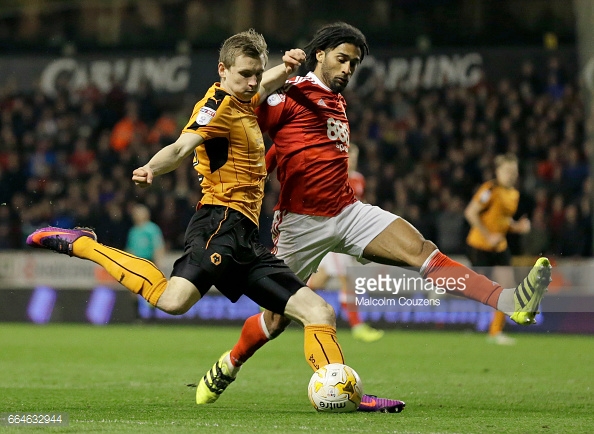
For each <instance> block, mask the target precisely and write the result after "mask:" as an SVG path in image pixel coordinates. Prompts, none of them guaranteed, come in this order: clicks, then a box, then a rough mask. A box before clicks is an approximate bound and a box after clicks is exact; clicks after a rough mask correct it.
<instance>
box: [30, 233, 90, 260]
mask: <svg viewBox="0 0 594 434" xmlns="http://www.w3.org/2000/svg"><path fill="white" fill-rule="evenodd" d="M81 237H89V238H91V239H92V240H93V241H97V235H95V232H93V230H92V229H90V228H83V227H77V228H74V229H62V228H56V227H53V226H48V227H46V228H41V229H37V230H36V231H35V232H33V233H32V234H31V235H29V236H28V237H27V244H28V245H29V246H31V247H41V248H45V249H49V250H53V251H54V252H57V253H65V254H67V255H69V256H72V244H73V243H74V242H75V241H76V240H78V239H79V238H81Z"/></svg>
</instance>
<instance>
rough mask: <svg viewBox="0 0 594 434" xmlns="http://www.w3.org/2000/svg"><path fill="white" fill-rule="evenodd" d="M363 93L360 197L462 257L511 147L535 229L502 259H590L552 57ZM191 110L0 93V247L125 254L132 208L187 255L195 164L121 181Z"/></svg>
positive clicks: (574, 148)
mask: <svg viewBox="0 0 594 434" xmlns="http://www.w3.org/2000/svg"><path fill="white" fill-rule="evenodd" d="M537 71H538V73H537ZM370 88H371V89H373V90H372V91H364V90H362V89H357V88H355V87H353V88H352V89H348V90H347V91H346V92H345V97H346V100H347V102H348V108H347V111H348V116H349V119H350V124H351V142H353V143H356V144H357V145H358V146H359V149H360V156H359V167H358V169H359V171H360V172H361V173H362V174H363V175H364V176H365V177H366V180H367V189H366V195H365V200H366V201H367V202H370V203H373V204H377V205H380V206H382V207H383V208H385V209H387V210H389V211H392V212H394V213H396V214H398V215H401V216H403V217H405V218H406V219H408V220H409V221H411V222H412V223H413V224H414V225H415V226H416V227H417V229H419V230H420V231H421V233H423V234H424V235H425V237H426V238H428V239H431V240H433V241H435V242H436V243H437V245H438V246H440V248H441V250H442V251H444V252H445V253H448V254H463V253H464V246H465V243H464V239H465V237H466V232H467V230H468V226H467V224H466V222H465V220H464V215H463V210H464V207H465V206H466V203H467V202H468V201H469V200H470V198H471V196H472V194H473V192H474V191H475V189H476V188H477V187H478V186H479V185H480V184H481V183H482V182H483V181H485V180H487V179H491V178H493V177H494V174H493V165H492V163H493V159H494V157H495V155H497V154H500V153H504V152H513V153H516V154H517V155H518V156H519V158H520V185H519V186H518V187H519V189H520V191H521V198H520V208H519V211H518V214H519V215H526V216H528V217H529V218H530V219H531V221H532V231H531V232H530V233H529V234H528V235H524V236H522V237H515V238H513V239H512V240H510V241H511V242H510V244H511V247H512V252H513V253H514V254H516V255H519V254H527V255H537V254H541V253H546V254H556V255H563V256H591V255H592V223H591V221H592V216H591V197H592V192H591V189H592V185H591V181H590V177H589V166H588V161H589V159H590V158H591V153H592V151H593V148H592V144H591V143H589V142H588V141H587V140H586V139H585V137H584V116H585V115H584V105H583V102H582V99H581V97H580V93H579V88H578V86H577V85H576V83H575V82H574V81H573V80H572V79H571V78H569V77H567V74H566V73H565V72H564V71H563V68H562V65H559V62H558V61H557V60H556V59H555V58H554V57H553V58H551V60H550V61H549V63H548V64H547V65H534V64H533V63H532V62H531V61H530V60H526V61H525V62H524V64H522V65H521V66H519V71H518V74H517V76H516V77H509V78H508V79H504V80H501V81H499V82H497V83H493V82H489V80H488V77H485V78H484V79H483V80H482V81H481V82H480V83H479V84H478V85H476V86H474V87H472V88H463V87H445V88H443V89H429V90H424V89H415V90H410V91H403V90H386V89H385V88H384V87H383V85H382V82H381V81H378V82H377V83H375V86H371V87H370V86H367V87H366V88H365V89H370ZM364 92H370V93H364ZM193 103H194V101H192V103H191V104H190V105H187V104H184V105H183V107H182V106H181V105H180V106H179V107H177V108H176V109H175V110H171V107H164V106H162V105H161V104H159V100H158V99H157V98H155V95H154V94H153V92H152V91H151V89H150V86H148V85H146V84H145V85H144V86H143V87H142V89H141V91H140V92H138V93H137V94H134V95H130V94H127V93H126V92H125V90H124V89H123V88H122V87H121V85H120V84H118V83H117V82H114V83H113V86H112V88H111V90H110V91H109V92H107V93H102V92H100V91H99V90H98V89H97V88H95V87H93V86H89V87H87V88H85V89H83V90H81V91H76V92H74V91H72V90H71V89H70V87H69V85H68V83H67V82H64V83H62V85H61V86H60V90H59V92H58V94H57V96H56V97H53V98H49V97H47V96H45V95H43V94H42V93H41V92H40V91H34V92H32V93H28V94H23V93H20V92H18V91H17V90H15V89H12V88H10V86H5V87H4V88H2V89H0V249H22V248H24V247H25V245H24V240H25V238H26V236H27V235H28V234H29V233H30V232H31V231H33V230H34V229H36V228H38V227H40V226H44V225H55V226H61V227H72V226H90V227H93V228H95V230H96V232H97V235H98V237H99V241H101V242H105V243H106V244H109V245H112V246H114V247H118V248H124V246H125V242H126V235H127V233H128V231H129V229H130V227H131V226H132V221H131V218H130V216H131V211H132V207H133V206H134V204H136V203H142V204H145V205H147V206H148V207H149V208H150V210H151V215H152V218H153V221H154V222H156V223H157V224H158V225H159V226H160V227H161V229H162V231H163V235H164V238H165V241H166V245H167V248H168V249H181V248H183V237H184V231H185V227H186V225H187V223H188V221H189V219H190V217H191V216H192V214H193V212H194V208H195V205H196V203H197V202H198V200H199V198H200V186H199V181H198V178H197V175H196V173H195V172H194V170H193V168H192V165H191V159H188V160H187V161H186V163H185V164H184V165H183V166H182V167H180V168H179V169H178V170H176V171H174V172H172V173H170V174H167V175H164V176H162V177H159V178H157V179H156V181H155V185H154V186H153V187H151V188H148V189H140V188H138V187H136V186H134V184H133V183H132V181H131V173H132V170H133V169H135V168H136V167H138V166H140V165H143V164H144V163H146V162H147V161H148V159H149V158H150V157H151V156H152V155H153V154H154V153H155V152H156V151H157V150H158V149H160V148H161V147H162V146H164V145H167V144H169V143H171V142H172V141H173V140H175V138H176V137H177V136H178V135H179V132H180V130H181V128H182V127H183V126H184V124H185V122H186V121H187V120H188V117H189V115H190V113H191V108H192V105H193ZM266 189H267V194H266V197H265V202H264V209H263V214H262V219H261V238H262V241H263V242H264V243H265V244H267V245H270V244H271V243H270V234H269V228H270V224H271V215H272V207H273V206H274V204H275V201H276V192H277V190H278V184H277V183H276V181H275V180H274V179H272V180H271V181H270V182H269V183H267V187H266Z"/></svg>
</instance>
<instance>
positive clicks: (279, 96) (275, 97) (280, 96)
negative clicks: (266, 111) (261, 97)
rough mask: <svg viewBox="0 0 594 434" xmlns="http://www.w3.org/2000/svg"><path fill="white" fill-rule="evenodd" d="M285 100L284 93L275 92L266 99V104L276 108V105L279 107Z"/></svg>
mask: <svg viewBox="0 0 594 434" xmlns="http://www.w3.org/2000/svg"><path fill="white" fill-rule="evenodd" d="M285 98H286V96H285V94H284V93H279V92H275V93H273V94H271V95H270V96H269V97H268V98H267V99H266V102H267V103H268V105H269V106H271V107H274V106H275V105H279V104H280V103H281V102H283V101H284V100H285Z"/></svg>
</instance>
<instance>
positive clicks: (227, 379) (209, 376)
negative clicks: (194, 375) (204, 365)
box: [196, 351, 240, 404]
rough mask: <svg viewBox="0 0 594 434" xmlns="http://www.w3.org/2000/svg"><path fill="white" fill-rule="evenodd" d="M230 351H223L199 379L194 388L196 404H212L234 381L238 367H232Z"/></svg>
mask: <svg viewBox="0 0 594 434" xmlns="http://www.w3.org/2000/svg"><path fill="white" fill-rule="evenodd" d="M230 353H231V351H227V352H226V353H224V354H223V355H222V356H221V357H220V358H219V360H217V361H216V363H215V364H214V365H213V367H212V368H210V370H209V371H208V372H207V373H206V374H205V375H204V377H202V378H201V379H200V382H199V383H198V387H197V388H196V404H212V403H213V402H215V401H216V400H217V399H219V396H221V394H222V393H223V392H224V391H225V389H226V388H227V387H228V386H229V384H231V383H233V382H234V381H235V375H237V372H238V371H239V368H240V367H233V365H232V364H231V360H230V358H229V354H230Z"/></svg>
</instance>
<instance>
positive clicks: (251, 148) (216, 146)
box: [183, 83, 266, 225]
mask: <svg viewBox="0 0 594 434" xmlns="http://www.w3.org/2000/svg"><path fill="white" fill-rule="evenodd" d="M259 98H260V95H259V94H256V95H255V96H254V97H253V98H252V99H251V101H247V102H246V101H241V100H239V99H237V98H236V97H234V96H232V95H230V94H228V93H227V92H226V91H225V90H223V89H222V88H221V87H220V84H219V83H215V84H214V85H212V86H211V87H210V89H209V90H208V92H206V94H205V95H204V98H202V99H201V100H200V101H198V103H196V105H195V106H194V110H193V112H192V116H191V118H190V120H189V122H188V124H187V125H186V127H185V128H184V129H183V132H184V133H195V134H199V135H200V136H202V137H203V138H204V142H203V143H201V144H200V146H198V147H197V148H196V149H195V151H194V169H195V170H196V171H197V172H198V173H199V174H200V175H202V176H203V178H204V179H203V180H202V183H201V186H202V193H203V197H202V199H201V200H200V203H202V204H204V205H222V206H228V207H230V208H233V209H235V210H237V211H239V212H241V213H243V214H244V215H245V216H247V217H248V218H249V219H250V220H252V221H253V222H254V223H255V224H256V225H258V218H259V216H260V209H261V207H262V198H263V196H264V180H265V178H266V163H265V159H264V154H265V149H264V140H263V138H262V132H261V131H260V127H259V126H258V122H257V119H256V114H255V112H254V109H255V107H256V106H257V104H258V102H259Z"/></svg>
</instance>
